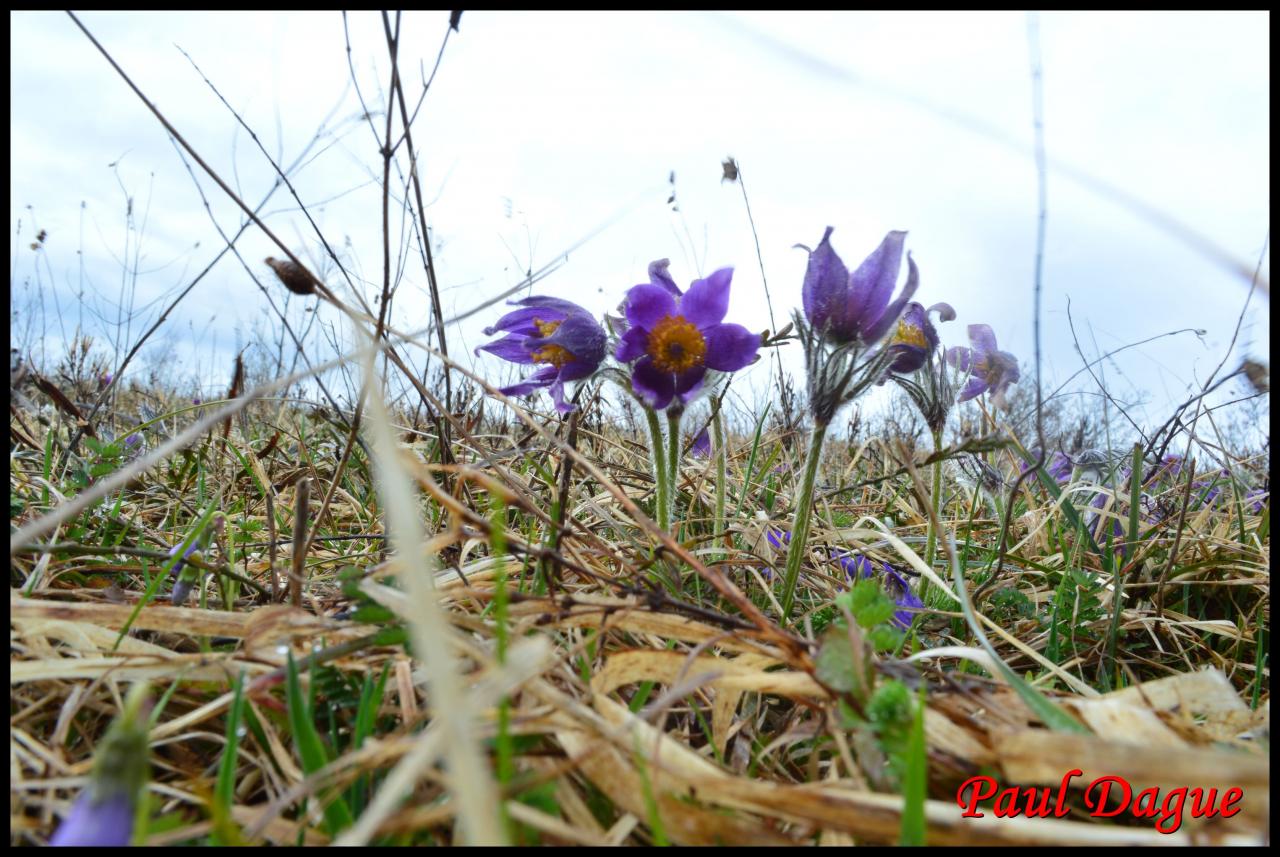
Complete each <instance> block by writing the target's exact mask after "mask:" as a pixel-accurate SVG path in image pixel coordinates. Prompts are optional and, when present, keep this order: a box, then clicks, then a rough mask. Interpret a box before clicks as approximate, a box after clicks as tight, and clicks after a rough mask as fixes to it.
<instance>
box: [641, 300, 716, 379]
mask: <svg viewBox="0 0 1280 857" xmlns="http://www.w3.org/2000/svg"><path fill="white" fill-rule="evenodd" d="M646 350H647V351H648V353H649V356H650V357H651V358H652V359H653V365H654V366H655V367H657V368H658V370H659V371H662V372H674V373H676V374H679V373H681V372H688V371H689V370H690V369H696V368H698V367H699V366H701V365H702V364H703V362H704V361H705V360H706V357H707V340H706V339H704V338H703V336H702V333H701V331H699V330H698V328H696V327H694V326H693V323H692V322H689V321H686V320H685V317H684V316H682V315H669V316H667V317H666V318H664V319H662V321H660V322H658V323H657V324H655V325H654V326H653V329H652V330H650V331H649V344H648V348H647V349H646Z"/></svg>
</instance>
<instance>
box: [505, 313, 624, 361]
mask: <svg viewBox="0 0 1280 857" xmlns="http://www.w3.org/2000/svg"><path fill="white" fill-rule="evenodd" d="M605 340H606V337H605V333H604V330H603V329H602V328H601V327H600V325H599V324H597V323H596V320H595V319H594V318H592V317H591V316H589V315H583V314H581V313H574V314H573V315H571V316H569V317H568V318H566V319H565V320H564V321H562V322H561V323H560V326H559V327H557V328H556V329H555V332H553V333H552V334H551V335H550V336H548V337H545V338H542V339H532V338H531V339H529V340H528V341H527V342H526V343H525V347H526V348H528V349H529V350H530V351H534V350H537V349H539V348H544V347H546V346H548V345H558V346H560V347H561V348H563V349H564V350H565V351H568V352H569V353H570V354H572V355H573V356H574V357H575V358H577V359H578V360H580V361H586V362H589V363H590V362H594V363H595V364H596V365H597V366H598V365H600V361H601V360H603V359H604V350H605Z"/></svg>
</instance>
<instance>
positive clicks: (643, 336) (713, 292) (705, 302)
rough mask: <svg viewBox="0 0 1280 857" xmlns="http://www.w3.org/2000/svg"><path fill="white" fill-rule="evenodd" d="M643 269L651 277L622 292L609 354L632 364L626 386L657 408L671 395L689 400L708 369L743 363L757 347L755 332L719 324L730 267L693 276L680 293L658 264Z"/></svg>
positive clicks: (665, 404)
mask: <svg viewBox="0 0 1280 857" xmlns="http://www.w3.org/2000/svg"><path fill="white" fill-rule="evenodd" d="M649 274H650V277H651V278H653V279H654V280H655V282H650V283H644V284H641V285H638V286H633V287H632V288H631V290H630V291H628V292H627V299H626V303H625V307H624V309H625V313H626V319H627V329H626V330H625V331H624V332H623V334H622V336H621V337H620V338H619V340H618V349H617V352H616V355H615V356H616V357H617V358H618V361H619V362H621V363H634V364H635V365H634V366H633V367H632V370H631V389H632V390H634V391H635V394H636V395H637V396H639V397H640V399H641V400H642V401H643V402H644V403H645V404H647V405H648V406H649V407H651V408H653V409H654V410H659V411H661V410H665V409H666V408H667V407H668V406H669V405H670V404H671V402H672V400H673V399H675V398H677V397H678V398H679V399H680V402H681V404H687V403H688V402H690V401H692V400H693V399H694V397H695V396H697V394H698V392H699V391H700V389H701V387H702V383H703V379H704V378H705V376H706V374H707V370H708V369H712V370H715V371H717V372H736V371H738V370H739V369H742V368H744V367H746V366H747V365H749V364H750V363H751V362H752V361H754V360H755V359H756V352H757V351H759V349H760V335H759V334H757V333H752V332H751V331H749V330H747V329H746V328H745V327H743V326H742V325H740V324H724V323H722V322H723V319H724V316H725V313H726V312H728V310H729V283H730V280H732V278H733V269H732V268H721V269H720V270H718V271H715V272H714V273H712V274H711V276H709V277H707V278H706V279H705V280H694V281H693V283H692V284H691V285H690V286H689V291H688V292H685V293H684V294H680V290H679V289H678V288H677V287H676V285H675V283H674V281H670V280H671V278H670V277H669V276H667V274H666V266H665V265H664V264H660V263H657V262H655V263H654V264H653V265H650V266H649ZM663 278H665V279H663Z"/></svg>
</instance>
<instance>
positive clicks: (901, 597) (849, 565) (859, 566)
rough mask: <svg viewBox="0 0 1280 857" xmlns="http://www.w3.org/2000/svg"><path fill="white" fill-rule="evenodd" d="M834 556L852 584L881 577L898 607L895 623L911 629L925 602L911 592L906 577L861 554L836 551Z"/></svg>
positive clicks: (894, 614) (895, 613) (884, 586)
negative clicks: (862, 579)
mask: <svg viewBox="0 0 1280 857" xmlns="http://www.w3.org/2000/svg"><path fill="white" fill-rule="evenodd" d="M832 556H833V557H834V558H835V560H836V561H837V562H839V563H840V567H841V568H843V569H844V575H845V577H847V578H848V579H849V581H850V582H853V581H856V580H859V579H861V578H864V577H867V578H874V577H879V578H880V580H881V583H882V586H883V588H884V589H885V590H886V592H887V594H888V595H889V597H890V598H892V599H893V603H894V604H897V605H898V609H897V610H895V611H894V613H893V623H894V624H895V625H898V626H899V627H902V628H910V627H911V619H912V617H913V616H914V614H915V613H916V611H918V610H923V609H924V602H923V601H921V600H920V598H919V596H917V595H916V594H915V593H914V592H912V591H911V584H910V583H908V582H907V579H906V578H905V577H903V576H902V575H900V574H898V572H896V571H894V570H893V568H892V567H891V566H890V565H889V564H888V563H885V562H876V561H875V560H873V559H870V558H868V557H866V556H863V555H862V554H860V553H849V552H848V551H836V552H834V553H833V554H832Z"/></svg>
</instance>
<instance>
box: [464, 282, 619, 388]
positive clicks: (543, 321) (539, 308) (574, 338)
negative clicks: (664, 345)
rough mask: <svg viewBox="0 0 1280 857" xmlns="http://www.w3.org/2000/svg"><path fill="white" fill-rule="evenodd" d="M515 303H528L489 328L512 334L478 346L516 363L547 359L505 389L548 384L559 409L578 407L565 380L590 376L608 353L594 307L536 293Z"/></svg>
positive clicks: (536, 386)
mask: <svg viewBox="0 0 1280 857" xmlns="http://www.w3.org/2000/svg"><path fill="white" fill-rule="evenodd" d="M513 304H514V305H515V306H519V307H522V309H518V310H515V311H513V312H509V313H507V314H506V315H504V316H503V317H502V318H500V319H498V323H497V324H495V325H494V326H493V327H489V328H486V329H485V334H486V335H488V336H492V335H493V334H494V333H497V332H499V331H502V332H504V333H506V334H507V335H506V336H505V337H503V338H502V339H499V340H497V341H495V342H490V343H488V344H487V345H482V346H480V347H479V348H477V349H476V351H488V352H489V353H490V354H496V355H497V356H499V357H501V358H502V359H503V360H509V361H511V362H512V363H526V364H533V363H537V364H544V365H543V368H541V369H539V370H538V371H537V372H535V373H534V374H533V375H531V376H530V377H528V378H526V379H525V380H523V381H521V382H520V383H519V384H513V385H511V386H509V387H502V388H500V389H499V392H501V393H502V394H503V395H507V396H525V395H528V394H530V393H533V392H535V391H536V390H541V389H546V390H548V392H550V393H551V398H552V400H553V401H554V402H555V405H556V410H558V411H560V413H568V412H569V411H572V410H573V405H571V404H569V403H568V402H567V401H565V398H564V383H565V382H566V381H579V380H581V379H583V378H587V377H589V376H590V375H592V374H593V373H594V372H595V371H596V369H598V368H599V366H600V363H601V361H602V360H604V353H605V344H606V337H605V332H604V330H603V329H602V328H601V327H600V325H599V323H598V322H597V321H596V320H595V319H594V318H593V317H592V316H591V314H590V313H588V312H587V311H586V310H585V309H583V308H582V307H580V306H578V305H577V304H575V303H572V302H570V301H565V300H560V299H559V298H549V297H541V296H535V297H531V298H525V299H524V300H520V301H513Z"/></svg>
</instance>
